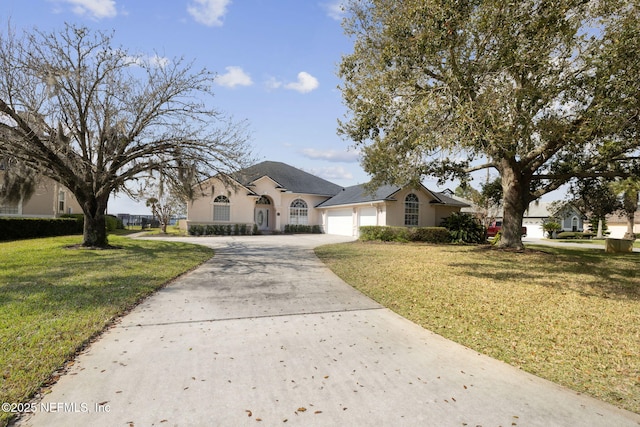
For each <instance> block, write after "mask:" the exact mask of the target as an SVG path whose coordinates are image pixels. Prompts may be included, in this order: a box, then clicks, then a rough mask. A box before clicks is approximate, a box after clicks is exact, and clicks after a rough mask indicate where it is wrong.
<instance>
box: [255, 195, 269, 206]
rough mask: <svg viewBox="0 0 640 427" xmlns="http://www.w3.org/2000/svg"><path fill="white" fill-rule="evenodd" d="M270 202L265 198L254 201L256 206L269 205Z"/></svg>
mask: <svg viewBox="0 0 640 427" xmlns="http://www.w3.org/2000/svg"><path fill="white" fill-rule="evenodd" d="M270 204H271V200H269V198H268V197H267V196H260V198H259V199H258V200H256V205H270Z"/></svg>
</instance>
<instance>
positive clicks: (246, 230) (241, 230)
mask: <svg viewBox="0 0 640 427" xmlns="http://www.w3.org/2000/svg"><path fill="white" fill-rule="evenodd" d="M188 232H189V235H191V236H245V235H249V234H253V230H252V228H251V227H250V226H248V225H247V224H208V225H200V224H196V225H190V226H189V230H188Z"/></svg>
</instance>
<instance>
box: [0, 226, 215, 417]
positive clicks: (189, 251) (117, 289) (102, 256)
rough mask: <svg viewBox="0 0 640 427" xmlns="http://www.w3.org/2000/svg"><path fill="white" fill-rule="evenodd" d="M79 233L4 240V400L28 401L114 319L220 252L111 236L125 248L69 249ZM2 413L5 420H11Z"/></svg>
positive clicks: (0, 338)
mask: <svg viewBox="0 0 640 427" xmlns="http://www.w3.org/2000/svg"><path fill="white" fill-rule="evenodd" d="M80 241H81V237H80V236H71V237H56V238H46V239H33V240H22V241H14V242H1V243H0V374H1V375H2V381H0V403H2V402H7V403H18V402H24V401H26V400H28V399H29V397H30V396H31V395H32V394H33V393H34V392H35V391H37V390H38V388H39V387H40V386H41V385H42V384H43V383H44V382H45V381H46V380H47V379H48V378H49V376H50V375H51V374H52V373H53V372H54V371H55V370H56V369H58V368H60V367H61V366H62V365H63V364H64V362H65V361H66V360H68V359H69V358H71V357H73V355H74V353H75V352H76V351H77V350H78V349H80V348H81V347H82V346H83V344H85V343H86V342H87V341H88V340H90V339H91V338H92V337H93V336H95V335H96V334H98V333H100V331H102V330H103V329H104V328H105V326H106V325H108V324H109V323H110V322H111V321H112V320H113V319H114V318H115V317H117V316H118V315H120V314H122V313H124V312H126V311H127V310H128V309H129V308H131V307H133V306H134V305H136V304H137V303H138V302H139V301H140V300H141V299H142V298H144V297H145V296H147V295H149V294H150V293H152V292H153V291H155V290H156V289H158V288H159V287H161V286H162V285H163V284H165V283H167V282H168V281H170V280H171V279H173V278H175V277H177V276H179V275H180V274H182V273H184V272H185V271H188V270H190V269H192V268H193V267H195V266H197V265H198V264H200V263H202V262H204V261H205V260H207V259H209V258H211V257H212V256H213V251H212V250H211V249H208V248H205V247H203V246H195V245H187V244H183V243H177V242H163V241H140V240H132V239H129V238H126V237H120V236H115V235H111V236H109V243H110V244H111V245H114V246H118V247H120V248H119V249H108V250H90V249H69V248H67V246H70V245H73V244H77V243H79V242H80ZM9 415H10V414H8V413H3V412H0V425H5V424H6V423H7V422H8V420H9Z"/></svg>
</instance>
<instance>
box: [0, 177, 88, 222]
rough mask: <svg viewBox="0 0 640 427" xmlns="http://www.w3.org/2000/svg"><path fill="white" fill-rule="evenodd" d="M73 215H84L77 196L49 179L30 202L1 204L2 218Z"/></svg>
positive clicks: (44, 181) (44, 180) (42, 184)
mask: <svg viewBox="0 0 640 427" xmlns="http://www.w3.org/2000/svg"><path fill="white" fill-rule="evenodd" d="M1 180H2V172H0V181H1ZM71 213H82V209H81V208H80V204H79V203H78V201H77V200H76V198H75V196H74V195H73V193H71V191H69V189H68V188H66V187H64V186H62V185H60V184H58V183H57V182H55V181H53V180H52V179H49V178H43V179H42V181H41V182H40V183H39V184H38V187H37V188H36V191H35V193H34V194H33V196H31V198H30V199H29V200H27V201H20V202H18V203H14V204H8V203H5V204H0V216H23V217H42V218H57V217H59V216H60V215H62V214H71Z"/></svg>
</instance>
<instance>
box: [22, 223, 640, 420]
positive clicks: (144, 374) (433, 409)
mask: <svg viewBox="0 0 640 427" xmlns="http://www.w3.org/2000/svg"><path fill="white" fill-rule="evenodd" d="M181 240H191V241H196V242H197V243H201V244H205V245H208V246H212V247H214V248H216V249H217V252H216V256H215V257H214V258H213V259H212V260H210V261H208V262H207V263H205V264H204V265H203V266H202V267H200V268H198V269H197V270H195V271H193V272H191V273H190V274H188V275H186V276H184V277H182V278H180V279H178V280H176V281H175V282H174V283H173V284H171V285H170V286H168V287H166V288H164V289H162V290H161V291H159V292H157V293H156V294H155V295H154V296H152V297H151V298H149V299H147V300H146V301H145V302H144V303H143V304H141V305H140V306H139V307H137V308H136V309H135V310H134V311H132V312H131V313H130V314H129V315H127V316H126V317H124V318H123V319H122V320H121V322H119V323H118V324H117V325H116V326H114V327H113V328H111V329H110V330H109V331H107V332H106V333H105V334H104V335H103V336H102V337H101V338H100V339H99V340H98V341H97V342H95V343H94V344H92V345H91V346H90V348H89V349H88V350H87V351H85V352H84V353H83V354H81V355H79V357H78V358H77V360H76V361H75V364H74V365H73V366H71V367H70V369H69V371H68V373H67V374H66V375H63V376H62V377H61V378H60V380H59V382H58V383H57V384H55V386H54V387H53V388H52V391H51V393H50V394H47V395H46V396H45V398H44V399H43V401H42V405H44V406H43V408H46V407H47V406H48V408H49V412H42V411H40V412H38V413H36V415H35V416H32V417H31V418H27V419H24V420H22V422H21V425H24V426H34V427H35V426H48V427H51V426H65V427H68V426H88V425H90V426H110V427H112V426H123V427H127V426H133V427H140V426H243V425H247V426H249V425H250V426H281V425H282V426H289V425H298V426H484V427H488V426H545V427H548V426H607V427H610V426H618V427H621V426H636V427H637V426H640V415H637V414H633V413H630V412H626V411H622V410H619V409H617V408H615V407H613V406H610V405H607V404H604V403H602V402H600V401H597V400H595V399H591V398H588V397H585V396H581V395H579V394H577V393H575V392H573V391H570V390H567V389H564V388H562V387H559V386H557V385H555V384H553V383H550V382H547V381H544V380H542V379H539V378H537V377H534V376H532V375H529V374H526V373H524V372H522V371H519V370H517V369H515V368H513V367H511V366H509V365H506V364H504V363H502V362H499V361H496V360H494V359H491V358H489V357H486V356H483V355H480V354H478V353H476V352H475V351H472V350H470V349H467V348H465V347H462V346H460V345H458V344H455V343H453V342H451V341H448V340H445V339H444V338H442V337H440V336H439V335H436V334H434V333H432V332H429V331H427V330H424V329H422V328H421V327H419V326H417V325H415V324H413V323H411V322H409V321H407V320H406V319H404V318H402V317H400V316H398V315H396V314H394V313H393V312H391V311H389V310H387V309H385V308H383V307H381V306H380V305H378V304H377V303H375V302H374V301H372V300H370V299H368V298H367V297H365V296H363V295H362V294H360V293H358V292H357V291H355V290H354V289H352V288H351V287H349V286H348V285H346V284H345V283H344V282H342V281H341V280H340V279H339V278H337V277H336V276H335V275H333V274H332V273H331V272H330V271H329V270H328V269H327V268H326V267H324V266H323V265H322V263H320V262H319V261H318V260H317V258H315V256H314V255H313V252H312V249H311V248H312V247H314V246H316V245H318V244H321V243H328V242H333V241H344V240H345V239H344V238H339V237H335V236H334V237H332V236H326V235H321V236H305V235H297V236H256V237H215V238H196V239H187V238H184V239H181ZM53 409H55V410H56V412H52V410H53Z"/></svg>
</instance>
